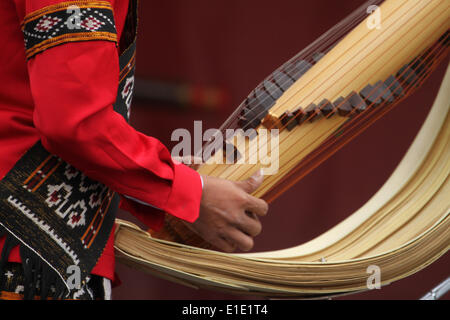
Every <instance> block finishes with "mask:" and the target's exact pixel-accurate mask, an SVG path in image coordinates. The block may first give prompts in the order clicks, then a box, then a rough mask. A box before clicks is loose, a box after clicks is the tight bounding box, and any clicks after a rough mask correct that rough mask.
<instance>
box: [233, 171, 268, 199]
mask: <svg viewBox="0 0 450 320" xmlns="http://www.w3.org/2000/svg"><path fill="white" fill-rule="evenodd" d="M263 180H264V175H263V170H262V169H259V170H258V171H256V172H255V173H254V174H253V175H252V176H251V177H250V178H248V179H247V180H244V181H238V182H236V183H237V185H238V186H239V187H240V188H241V189H242V190H244V191H245V192H247V193H249V194H251V193H253V192H254V191H256V189H258V188H259V187H260V186H261V184H262V182H263Z"/></svg>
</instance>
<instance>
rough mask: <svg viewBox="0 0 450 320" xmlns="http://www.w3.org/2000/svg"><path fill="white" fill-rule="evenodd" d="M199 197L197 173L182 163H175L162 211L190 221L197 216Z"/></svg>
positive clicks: (200, 186) (200, 194)
mask: <svg viewBox="0 0 450 320" xmlns="http://www.w3.org/2000/svg"><path fill="white" fill-rule="evenodd" d="M201 198H202V181H201V178H200V175H199V173H198V172H197V171H195V170H193V169H191V168H189V167H188V166H186V165H184V164H175V165H174V178H173V181H172V188H171V192H170V195H169V199H168V200H167V203H166V205H165V206H164V208H163V209H164V211H166V212H167V213H169V214H171V215H173V216H175V217H177V218H180V219H183V220H185V221H187V222H190V223H192V222H194V221H195V220H197V218H198V216H199V213H200V201H201Z"/></svg>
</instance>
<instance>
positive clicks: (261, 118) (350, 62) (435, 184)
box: [116, 0, 450, 296]
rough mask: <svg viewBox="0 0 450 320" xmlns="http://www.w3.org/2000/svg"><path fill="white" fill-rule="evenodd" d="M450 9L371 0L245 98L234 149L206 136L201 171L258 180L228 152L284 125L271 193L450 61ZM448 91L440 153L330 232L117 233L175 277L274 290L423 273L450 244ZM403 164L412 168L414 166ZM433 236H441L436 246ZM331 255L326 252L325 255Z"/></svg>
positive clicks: (123, 244) (123, 248)
mask: <svg viewBox="0 0 450 320" xmlns="http://www.w3.org/2000/svg"><path fill="white" fill-rule="evenodd" d="M373 4H376V5H379V9H380V10H381V14H382V25H381V28H380V29H377V28H373V29H370V28H369V27H368V25H369V23H368V21H369V19H371V17H369V18H367V14H366V9H367V7H368V6H369V5H373ZM449 10H450V9H449V4H448V2H447V1H445V0H444V1H438V0H429V1H412V0H411V1H408V0H404V1H393V0H387V1H369V2H368V3H367V4H366V5H364V6H363V7H361V8H360V9H358V10H357V11H355V13H353V14H352V15H351V16H350V17H348V18H347V19H345V20H344V21H343V22H341V23H340V24H338V25H337V26H336V27H334V28H333V29H331V30H330V31H329V32H328V33H327V34H325V35H324V36H322V37H321V38H320V39H318V40H317V41H316V42H315V43H313V44H312V45H311V46H309V47H308V48H306V49H305V50H303V51H302V52H301V53H299V54H298V55H297V56H296V57H294V58H293V59H291V60H290V61H288V62H287V63H286V64H285V65H283V66H282V67H281V68H279V69H278V70H276V71H275V72H274V73H273V74H272V75H270V76H269V77H268V78H267V79H265V80H264V81H263V82H262V83H261V84H260V85H259V86H258V87H257V88H256V89H255V90H254V91H253V92H252V93H251V94H250V95H249V97H248V98H246V99H245V101H244V102H243V103H242V104H241V106H240V107H239V108H238V109H237V110H236V111H235V112H234V113H233V115H231V117H230V118H229V119H228V120H227V121H226V122H225V123H224V125H223V126H222V127H221V132H226V129H230V128H232V129H237V128H241V129H243V131H240V132H239V131H238V133H237V134H236V135H234V136H226V135H225V136H226V137H227V141H226V143H225V146H226V147H225V148H224V147H223V141H220V144H218V143H217V142H216V141H211V142H210V143H209V144H207V145H206V148H205V149H208V147H210V148H211V147H212V148H213V149H214V150H215V151H216V152H215V153H214V154H213V155H212V156H211V157H210V158H208V159H206V160H207V163H206V164H205V165H203V166H202V167H201V168H200V169H199V172H200V173H202V174H207V175H212V176H217V177H221V178H226V179H231V180H242V179H246V178H248V177H249V176H250V175H251V174H253V173H254V172H255V171H256V170H258V169H259V168H260V165H259V164H238V163H229V164H220V163H221V162H223V161H222V160H223V159H229V158H231V159H232V160H234V162H236V161H237V160H238V158H239V156H241V157H243V156H244V157H245V156H246V155H248V154H249V153H250V152H251V150H250V148H249V144H250V143H249V141H252V140H254V139H259V138H260V137H261V136H263V134H262V133H263V131H264V130H268V129H269V130H270V129H278V130H279V135H278V141H279V150H278V152H279V171H278V173H277V174H274V175H270V176H267V177H266V179H265V181H264V184H263V186H262V187H261V188H260V189H258V190H257V191H256V193H255V195H256V196H258V197H263V198H264V199H266V200H268V201H273V200H274V199H275V198H276V197H277V196H278V195H280V194H281V193H282V192H283V191H285V190H286V189H287V188H289V187H290V186H292V185H293V184H294V183H295V182H297V181H298V180H299V179H301V178H302V177H304V176H305V175H306V174H307V173H308V172H309V171H311V170H312V169H314V168H315V167H317V165H319V164H320V163H321V162H322V161H324V160H325V159H326V158H328V157H329V156H330V155H331V154H333V153H334V152H336V151H337V150H338V149H339V148H340V147H342V146H343V145H344V144H345V143H347V142H348V141H350V140H351V139H352V138H353V137H355V136H356V135H357V134H359V133H360V132H361V131H362V130H363V129H365V128H366V127H367V126H368V125H370V124H371V123H373V122H374V121H376V120H378V119H379V118H380V117H381V116H382V115H383V114H385V113H386V112H388V111H389V110H390V109H392V108H393V107H394V106H395V105H396V104H398V102H399V101H401V100H402V99H404V98H405V97H406V96H409V95H410V94H412V93H413V92H414V90H415V89H416V88H417V87H419V86H420V85H421V84H422V83H423V82H424V81H425V79H426V78H427V77H428V76H429V74H430V73H431V72H432V71H433V70H434V68H436V66H437V65H438V64H439V62H441V61H442V60H445V59H446V57H447V55H448V43H449V40H448V29H449V21H450V19H449V17H450V12H449ZM446 79H447V80H448V77H447V78H446ZM445 89H447V92H448V91H449V90H448V84H447V87H446V84H445V83H444V84H443V88H442V89H441V94H440V98H438V99H437V101H436V108H437V109H438V110H439V112H440V114H439V115H438V116H436V115H435V116H434V118H433V117H432V115H433V114H436V112H437V111H433V112H434V113H433V112H432V113H431V114H430V119H432V118H433V119H435V120H433V121H435V122H433V121H432V120H429V121H428V123H431V122H433V125H432V126H433V127H434V130H435V131H434V134H427V135H426V137H427V140H428V141H427V143H428V147H429V146H432V148H431V149H430V151H429V152H425V153H424V152H423V151H424V150H423V148H426V147H425V146H422V147H421V148H422V149H421V154H422V156H421V158H422V160H421V161H417V159H415V158H414V157H410V158H408V157H406V158H405V160H404V161H403V162H402V165H400V166H399V168H398V169H397V171H396V173H397V172H403V173H402V174H396V173H394V175H393V177H394V178H391V180H390V181H394V180H395V181H396V182H397V183H396V184H395V183H392V182H391V183H390V182H388V183H387V184H386V186H388V187H386V186H385V187H384V188H383V189H382V190H380V193H381V194H383V195H384V196H383V197H381V198H380V197H377V196H375V197H374V198H373V199H376V201H375V200H373V199H372V200H370V201H369V202H368V204H367V205H366V206H364V207H362V208H361V210H359V211H358V212H356V213H355V214H354V215H352V216H351V217H350V218H349V219H347V220H346V221H345V222H343V223H342V224H340V225H338V226H337V227H335V228H333V229H332V230H330V231H329V232H327V233H325V234H324V235H322V236H321V237H319V238H317V239H315V240H313V241H311V242H309V243H307V244H305V245H302V246H299V247H296V248H292V249H286V250H281V251H277V252H268V253H260V254H251V255H225V254H222V253H218V252H215V251H205V250H202V249H196V248H193V247H190V246H186V245H182V244H175V243H168V242H165V241H161V240H157V239H155V237H156V238H161V239H166V240H172V241H173V240H176V241H178V242H181V243H184V244H191V245H195V246H200V247H203V248H205V247H206V248H207V245H205V244H204V243H203V242H202V241H201V239H198V238H196V237H195V235H193V234H190V233H189V232H188V230H187V229H185V228H183V227H184V225H183V224H180V223H178V222H177V221H176V220H175V219H171V218H170V217H168V219H167V223H166V227H165V229H164V230H163V232H160V233H154V234H153V237H154V238H150V237H149V236H148V235H147V234H144V233H141V232H140V231H137V229H135V228H132V227H129V225H127V224H124V223H123V222H120V223H119V228H118V232H117V234H116V249H117V251H118V252H119V256H121V257H122V258H123V259H124V260H125V263H131V264H134V265H136V264H137V265H139V266H140V267H144V268H145V269H146V270H147V271H150V272H154V273H158V274H160V275H161V276H164V277H175V278H174V279H176V281H182V282H183V281H187V282H189V283H190V284H194V285H198V286H207V287H210V288H217V287H224V289H225V290H228V291H232V292H234V291H238V292H248V291H250V292H251V293H252V294H255V293H257V294H263V295H275V296H304V295H318V294H333V293H338V292H348V291H355V290H362V289H364V288H365V284H364V283H363V280H365V279H366V278H367V274H366V273H365V271H366V270H365V269H364V268H362V265H366V264H367V263H369V262H371V261H372V262H375V261H376V262H377V263H378V264H380V265H382V266H383V270H384V271H383V274H384V275H385V276H386V272H387V271H386V270H392V271H390V272H391V274H390V273H389V272H388V277H387V278H388V279H390V281H393V280H396V279H397V278H398V277H404V276H406V275H408V274H410V273H412V272H414V271H417V270H418V269H420V268H422V267H423V266H424V265H426V264H428V263H430V262H431V261H434V259H436V258H437V257H438V256H440V255H441V254H443V253H445V252H446V250H448V245H449V234H448V231H447V230H448V225H447V224H448V221H447V217H448V207H449V204H448V200H447V199H445V197H444V196H443V195H442V192H443V190H446V186H447V183H446V181H447V176H448V165H445V160H446V159H447V163H448V152H446V150H448V145H447V144H448V130H445V127H447V128H448V124H447V126H445V125H444V126H443V125H442V124H443V122H442V121H444V119H446V117H447V113H448V101H449V99H448V98H449V97H448V95H447V96H445ZM442 92H444V93H442ZM438 105H439V107H437V106H438ZM436 108H434V109H433V110H437V109H436ZM439 117H440V120H436V119H437V118H439ZM439 121H441V122H439ZM429 126H431V125H430V124H429ZM425 128H426V126H424V129H423V131H426V129H425ZM436 128H438V129H436ZM440 128H443V129H442V131H441V132H440V133H439V134H438V132H439V129H440ZM247 129H255V130H256V132H257V134H256V135H255V134H253V135H251V134H250V135H245V130H247ZM428 130H431V129H428ZM436 130H437V131H436ZM238 135H242V136H241V137H240V138H241V139H237V138H236V136H238ZM423 136H424V135H422V137H423ZM419 137H420V136H419ZM422 139H425V138H422ZM266 144H268V145H270V144H271V141H269V140H268V141H267V143H266ZM230 145H232V147H231V148H230V147H229V146H230ZM416 145H417V143H416ZM417 148H419V147H417ZM417 148H416V150H418V149H417ZM419 149H420V148H419ZM411 150H413V147H412V148H411ZM411 153H413V152H412V151H411ZM230 155H231V157H230ZM423 155H427V158H423ZM236 156H237V157H236ZM416 157H417V155H416ZM446 157H447V158H446ZM411 159H414V161H412V160H411ZM231 162H233V161H231ZM405 163H406V164H405ZM405 166H406V167H409V168H410V169H411V170H410V172H408V173H405V172H404V171H405V169H402V168H405ZM436 166H438V168H439V170H438V169H437V167H436ZM439 166H440V167H439ZM436 170H437V171H436ZM408 175H409V177H408V178H405V176H408ZM400 176H401V177H402V179H399V178H398V177H400ZM395 177H397V178H396V179H397V180H396V179H395ZM432 177H435V178H432ZM392 179H393V180H392ZM433 179H434V180H433ZM419 189H420V190H421V193H420V194H419V193H417V192H418V190H419ZM447 191H448V190H447ZM380 193H379V194H380ZM377 195H378V194H377ZM430 211H432V212H433V214H431V213H429V212H430ZM361 212H363V213H361ZM425 212H428V213H427V214H425ZM417 219H419V220H417ZM418 221H421V222H420V223H419V222H418ZM443 226H447V229H445V228H443ZM431 235H433V236H431ZM428 236H429V237H430V238H427V237H428ZM127 238H128V239H127ZM130 239H133V241H130ZM425 239H428V240H425ZM138 240H139V241H138ZM141 241H142V242H141ZM427 241H428V242H427ZM355 243H357V244H358V245H357V246H356V245H355ZM431 243H432V244H431ZM144 244H145V245H144ZM427 245H429V246H431V245H433V249H430V248H429V247H427ZM424 248H427V250H426V251H427V252H423V256H421V257H420V258H418V259H416V260H414V259H412V258H411V257H408V256H407V255H405V252H406V251H405V252H403V251H402V250H409V251H408V252H409V254H410V255H411V252H414V250H416V252H422V250H423V249H424ZM144 253H145V254H144ZM393 257H396V259H397V260H398V261H402V262H403V263H404V265H405V266H404V267H403V268H404V269H402V270H400V269H401V268H402V267H401V266H397V263H395V262H391V263H390V264H389V263H388V262H387V261H389V259H392V258H393ZM425 257H426V258H425ZM149 258H151V259H149ZM322 258H325V262H318V261H320V260H321V259H322ZM402 259H403V260H402ZM413 260H414V261H413ZM405 261H407V263H405ZM181 262H182V263H181ZM337 267H339V268H341V269H339V271H338V268H337ZM366 267H367V266H366ZM363 269H364V270H363ZM318 270H321V271H320V272H318ZM323 270H326V272H324V273H323ZM255 275H257V277H255ZM344 275H345V277H344ZM341 276H342V277H344V278H340V277H341ZM389 277H390V278H389Z"/></svg>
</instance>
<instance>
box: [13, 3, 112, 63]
mask: <svg viewBox="0 0 450 320" xmlns="http://www.w3.org/2000/svg"><path fill="white" fill-rule="evenodd" d="M22 31H23V34H24V40H25V50H26V57H27V59H31V58H33V57H34V56H35V55H36V54H38V53H41V52H43V51H45V50H47V49H50V48H53V47H55V46H58V45H61V44H65V43H70V42H80V41H93V40H100V41H111V42H114V43H116V45H117V42H118V41H117V32H116V26H115V22H114V11H113V8H112V7H111V5H110V4H109V2H107V1H67V2H62V3H58V4H56V5H52V6H48V7H45V8H42V9H40V10H37V11H35V12H32V13H30V14H29V15H27V16H26V17H25V19H24V20H23V22H22Z"/></svg>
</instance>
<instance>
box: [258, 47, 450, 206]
mask: <svg viewBox="0 0 450 320" xmlns="http://www.w3.org/2000/svg"><path fill="white" fill-rule="evenodd" d="M447 39H448V38H447ZM440 47H441V48H443V49H442V50H441V51H440V52H439V53H438V57H437V58H436V59H435V60H432V61H431V62H429V64H430V66H429V68H428V69H424V70H423V71H421V72H420V75H419V77H420V78H419V79H418V80H417V82H416V83H417V87H420V86H421V85H422V84H423V83H424V82H425V81H426V80H427V79H428V77H429V76H430V73H431V72H429V71H432V70H434V69H436V68H437V66H438V65H439V63H440V62H442V61H443V60H445V59H446V57H447V55H448V53H449V49H448V48H444V47H442V46H440ZM401 85H402V84H401ZM417 87H416V84H414V85H409V86H408V87H406V90H409V92H408V94H407V95H404V96H403V97H401V98H399V99H398V101H396V102H395V103H388V104H387V105H386V103H385V102H384V103H383V104H384V105H380V106H379V107H376V108H375V109H374V110H372V111H379V113H378V114H370V115H369V114H366V115H365V118H364V119H361V120H363V121H364V120H367V121H366V122H362V121H349V122H347V123H345V124H344V125H343V126H342V131H344V130H345V133H344V134H343V135H342V136H339V137H336V136H333V137H330V138H329V139H328V140H327V141H325V142H324V143H323V144H322V145H321V146H320V147H318V148H317V149H316V150H314V151H313V152H311V153H310V154H308V155H307V156H306V157H305V158H304V159H302V160H301V162H300V163H299V164H298V165H297V167H295V168H294V169H293V170H291V171H290V172H289V173H288V174H287V175H286V176H285V177H283V178H282V179H280V181H278V182H277V184H276V185H274V186H273V187H272V189H271V190H269V191H268V195H267V197H268V199H266V200H267V201H272V200H274V199H275V198H276V197H277V196H278V195H280V194H282V193H283V192H284V191H286V190H287V189H289V187H290V186H292V185H293V184H295V183H296V182H297V181H299V180H300V179H301V178H303V177H304V176H305V175H306V174H307V173H309V172H311V171H312V170H313V169H315V168H316V167H318V166H319V165H320V164H321V163H322V162H323V161H325V160H326V159H328V158H329V157H330V156H332V155H333V154H334V153H335V152H336V151H338V150H339V149H340V147H342V146H343V145H344V144H345V143H346V142H347V141H350V140H352V139H353V138H354V137H355V136H357V135H358V134H359V133H360V132H361V131H363V130H364V129H365V128H367V127H368V126H370V125H371V124H373V123H374V122H376V121H377V120H379V119H380V118H381V117H383V116H384V115H385V114H386V113H388V112H389V111H390V110H392V109H393V108H394V107H395V106H396V105H397V104H398V103H400V102H402V101H403V100H405V99H406V98H408V97H409V96H410V95H411V94H412V92H414V91H415V90H417ZM411 89H412V90H411ZM292 177H294V179H292Z"/></svg>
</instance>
